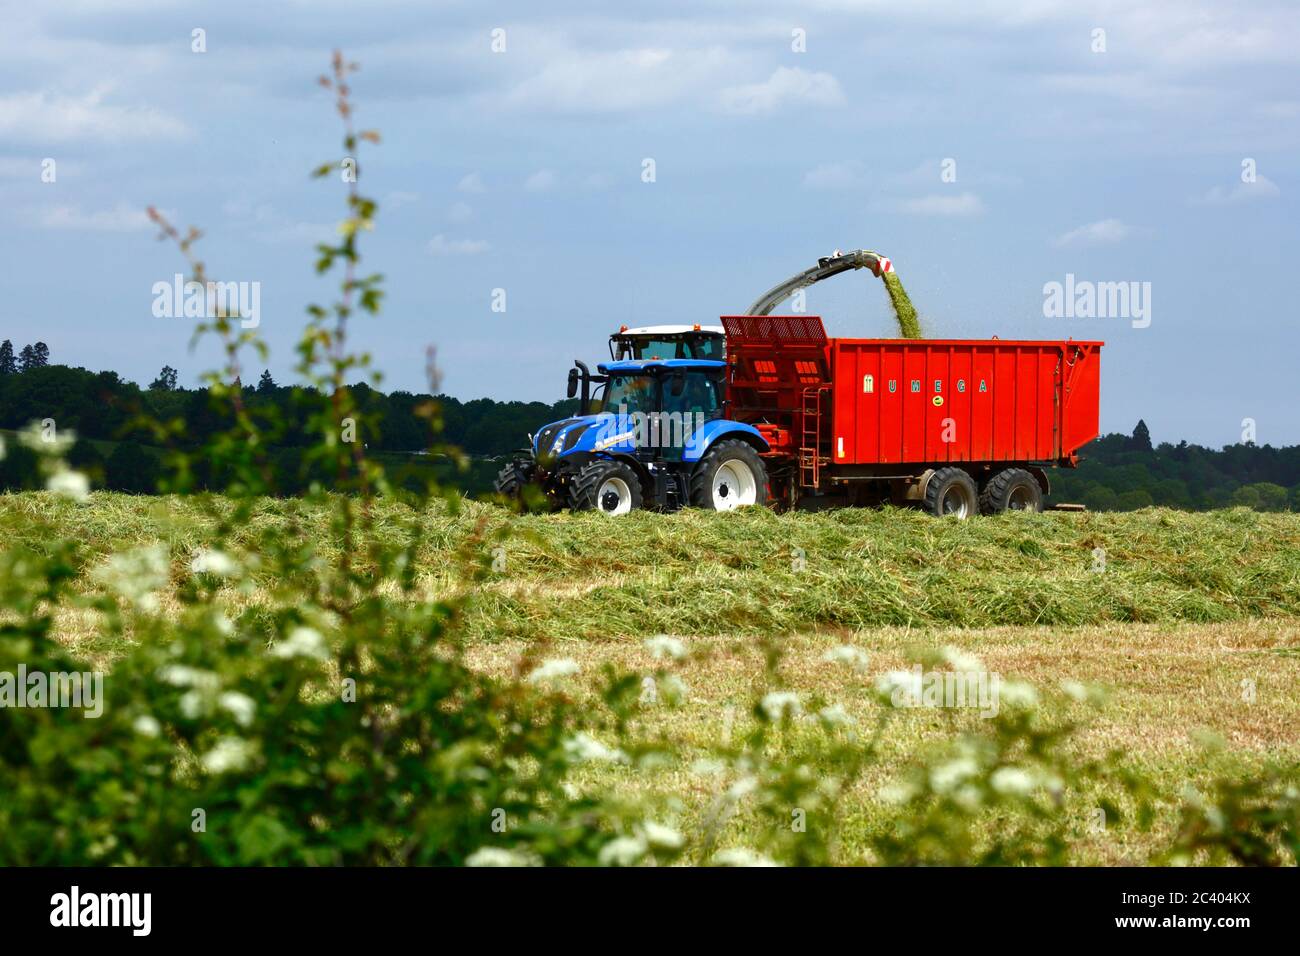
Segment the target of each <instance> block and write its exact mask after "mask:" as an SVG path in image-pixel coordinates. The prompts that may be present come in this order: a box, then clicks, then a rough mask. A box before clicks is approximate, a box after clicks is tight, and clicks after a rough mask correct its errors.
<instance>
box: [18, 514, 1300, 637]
mask: <svg viewBox="0 0 1300 956" xmlns="http://www.w3.org/2000/svg"><path fill="white" fill-rule="evenodd" d="M217 506H218V507H220V506H221V504H220V500H219V499H218V500H217ZM414 517H415V516H414V514H413V513H412V512H411V511H410V509H409V508H407V507H406V506H404V505H401V504H398V503H395V502H390V503H384V504H381V506H380V507H379V508H378V509H377V510H376V520H377V523H378V529H379V530H378V533H379V534H380V535H383V536H392V537H394V538H398V537H400V536H402V535H403V533H404V530H403V526H404V524H405V523H407V522H409V521H411V520H412V519H413V518H414ZM419 520H420V522H421V524H422V526H423V529H424V532H425V535H426V543H425V545H424V550H423V552H422V555H421V565H422V570H421V573H420V574H421V576H420V581H421V586H422V594H423V595H424V596H427V597H429V598H433V597H437V596H439V595H443V594H446V593H448V592H449V591H450V590H453V589H455V588H458V587H460V586H462V585H461V584H460V583H459V582H458V580H457V578H456V577H455V572H454V571H453V569H452V568H451V567H450V563H449V561H448V560H447V557H448V551H449V549H451V548H452V547H454V546H455V545H456V544H457V543H458V542H460V541H461V540H463V538H464V537H465V536H466V535H468V534H470V532H471V531H472V530H473V529H474V528H475V527H476V526H479V525H482V526H483V527H484V528H486V530H487V531H488V533H489V538H491V536H492V535H494V534H495V533H496V532H497V531H504V532H506V533H507V536H506V537H505V538H504V539H503V540H502V541H500V542H499V544H498V543H496V542H495V541H493V543H491V544H489V545H485V554H484V557H485V560H486V559H490V557H491V555H490V554H489V553H488V550H489V548H491V547H500V548H502V549H503V550H502V551H501V552H499V553H498V554H497V555H496V558H497V567H498V568H500V570H498V571H494V572H493V573H492V574H491V575H490V576H489V577H488V579H487V581H486V582H485V583H484V584H483V585H482V586H481V588H480V589H479V593H478V594H477V595H476V596H475V598H474V601H473V603H472V605H471V607H470V608H469V610H468V614H467V617H466V619H465V626H466V627H467V628H468V634H467V636H468V638H469V639H471V640H488V641H490V640H502V639H510V638H517V639H524V640H548V639H584V640H590V639H597V640H598V639H602V638H607V637H610V636H624V635H626V636H647V635H653V634H658V633H675V634H725V635H732V636H739V637H756V636H759V635H764V634H778V635H779V634H792V633H801V632H808V631H818V630H839V629H849V630H853V629H860V628H870V627H905V628H926V627H980V628H987V627H998V626H1005V625H1021V626H1046V625H1052V626H1071V627H1077V626H1084V625H1097V624H1105V623H1108V622H1140V623H1173V622H1183V621H1186V622H1202V623H1209V622H1226V621H1233V620H1244V619H1248V618H1268V617H1300V515H1293V514H1287V513H1282V514H1262V513H1257V512H1252V511H1248V510H1245V509H1234V510H1231V511H1215V512H1207V513H1197V514H1193V513H1185V512H1175V511H1167V510H1163V509H1147V510H1144V511H1139V512H1132V513H1124V514H1120V513H1108V514H1068V513H1046V514H1041V515H1024V514H1009V515H1004V516H1001V517H997V518H980V519H976V520H971V521H966V522H957V521H940V520H936V519H934V518H932V517H930V516H927V515H924V514H921V513H919V512H915V511H909V510H900V509H884V510H871V509H845V510H841V511H832V512H822V513H817V514H808V513H801V514H782V515H778V514H774V513H772V512H769V511H763V510H750V511H747V512H744V513H734V514H721V515H719V514H706V513H703V512H698V511H693V510H692V511H684V512H680V513H678V514H673V515H655V514H638V515H633V516H630V517H627V518H623V519H619V520H610V519H609V518H607V517H605V516H603V515H596V514H586V515H572V514H568V513H561V514H554V515H530V516H513V515H510V514H509V513H508V512H506V511H504V510H503V509H500V508H497V507H495V506H493V505H487V504H480V503H472V502H471V503H467V504H466V505H465V506H464V507H463V508H461V509H460V511H459V513H458V514H451V513H449V512H448V510H447V509H446V508H444V507H442V506H441V505H439V506H437V507H435V508H432V509H431V510H430V511H429V512H428V513H426V514H425V515H424V516H422V517H420V519H419ZM210 521H211V519H210V517H209V516H208V515H207V514H205V513H204V511H203V509H202V507H201V506H200V503H199V502H198V500H197V499H188V498H174V497H172V498H147V497H132V496H128V495H118V494H109V493H96V494H95V495H93V496H92V498H91V500H90V501H89V502H87V503H84V504H80V505H79V504H75V503H71V502H66V501H61V500H57V499H54V498H53V497H52V496H50V495H48V494H45V493H26V494H20V495H0V535H3V539H4V541H5V542H6V545H7V546H13V545H25V546H27V547H31V548H34V549H37V550H40V549H42V548H44V547H47V546H48V543H49V541H50V540H51V539H52V538H54V537H67V538H72V539H74V540H76V541H78V542H79V543H80V546H81V548H82V550H83V553H84V556H85V559H86V564H87V566H88V567H89V566H93V565H94V564H95V563H96V562H97V561H98V560H101V559H102V556H103V555H106V554H108V553H110V552H111V551H114V550H121V549H124V548H128V547H135V546H140V545H144V544H152V543H155V542H158V541H161V542H163V543H165V544H166V545H168V547H169V548H170V550H171V553H172V557H173V563H174V569H175V574H176V575H178V576H179V575H182V574H183V573H184V569H185V565H186V562H187V559H188V556H189V554H190V553H191V552H192V551H193V550H195V549H196V548H197V547H198V546H199V544H200V543H201V542H202V541H203V540H204V537H205V530H204V529H205V527H206V526H207V525H209V524H210ZM289 524H294V525H296V526H297V527H299V528H303V529H307V530H306V531H304V532H302V533H303V534H305V535H306V536H308V537H314V536H315V534H314V531H313V530H312V529H316V528H323V527H324V526H325V518H324V516H323V515H322V514H320V513H319V512H317V511H314V510H313V508H312V507H311V506H309V505H306V504H304V503H303V502H301V501H297V500H270V499H268V500H267V501H265V502H263V503H262V504H261V505H260V506H259V507H258V508H257V509H256V511H255V513H254V516H253V518H252V521H251V522H250V524H249V526H248V527H247V528H245V529H244V530H243V534H244V535H245V536H247V537H249V538H250V539H251V537H252V535H253V534H254V533H256V532H258V531H260V530H263V529H265V528H267V527H272V528H274V527H282V526H288V525H289ZM316 543H317V545H318V547H320V548H321V549H322V550H323V551H325V552H328V550H329V545H328V544H327V543H326V541H325V537H324V535H321V536H320V537H319V539H318V540H317V542H316Z"/></svg>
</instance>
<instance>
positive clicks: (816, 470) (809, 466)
mask: <svg viewBox="0 0 1300 956" xmlns="http://www.w3.org/2000/svg"><path fill="white" fill-rule="evenodd" d="M829 389H830V385H829V384H825V385H813V386H809V387H808V388H805V389H804V390H803V404H802V407H801V408H800V409H799V484H800V485H801V486H802V487H804V488H812V489H813V490H814V491H816V490H820V488H821V466H822V465H823V464H826V463H827V460H828V459H827V458H826V457H825V456H824V455H822V450H821V431H822V393H823V392H826V391H827V390H829Z"/></svg>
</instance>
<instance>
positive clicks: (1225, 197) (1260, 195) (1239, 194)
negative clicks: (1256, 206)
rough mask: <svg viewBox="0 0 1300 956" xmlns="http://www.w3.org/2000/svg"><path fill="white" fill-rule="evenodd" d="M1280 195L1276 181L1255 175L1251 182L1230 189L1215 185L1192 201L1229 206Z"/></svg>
mask: <svg viewBox="0 0 1300 956" xmlns="http://www.w3.org/2000/svg"><path fill="white" fill-rule="evenodd" d="M1280 195H1282V189H1281V188H1280V187H1279V186H1278V184H1277V183H1275V182H1273V180H1271V179H1269V178H1268V177H1267V176H1257V177H1256V179H1255V181H1254V182H1253V183H1237V185H1235V186H1233V187H1232V188H1231V189H1229V188H1228V187H1227V186H1215V187H1214V188H1213V189H1211V190H1209V191H1208V192H1207V193H1206V194H1205V195H1204V196H1200V197H1198V198H1197V199H1196V200H1194V202H1196V203H1199V204H1201V205H1205V206H1229V205H1234V204H1236V203H1242V202H1253V201H1256V200H1261V199H1276V198H1277V197H1278V196H1280Z"/></svg>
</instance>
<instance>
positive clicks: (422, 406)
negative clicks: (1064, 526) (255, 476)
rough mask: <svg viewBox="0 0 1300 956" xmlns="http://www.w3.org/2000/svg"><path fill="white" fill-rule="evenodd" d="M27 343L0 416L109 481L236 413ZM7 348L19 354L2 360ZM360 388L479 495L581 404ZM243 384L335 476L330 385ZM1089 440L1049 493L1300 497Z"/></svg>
mask: <svg viewBox="0 0 1300 956" xmlns="http://www.w3.org/2000/svg"><path fill="white" fill-rule="evenodd" d="M29 349H30V353H29ZM22 352H23V354H28V355H29V358H30V359H32V360H33V361H29V362H28V363H27V364H25V365H24V364H23V361H22V359H21V357H20V358H18V359H14V357H13V354H12V353H13V349H12V346H10V344H9V343H8V342H5V343H4V347H0V428H3V429H20V428H23V427H25V426H27V425H28V424H29V423H31V422H33V421H37V422H44V421H46V420H52V422H53V425H54V427H56V428H57V429H63V430H68V431H73V432H75V433H76V434H77V436H78V441H77V443H76V445H74V446H73V448H72V450H71V452H70V461H71V463H72V464H73V465H74V466H75V467H78V468H80V469H82V470H84V471H87V472H88V473H90V474H91V476H92V479H94V480H95V481H96V484H97V486H99V487H106V488H110V489H113V490H120V491H131V492H149V491H153V490H154V489H155V487H156V486H157V482H158V478H159V476H160V475H161V474H162V472H163V463H162V455H161V451H160V450H159V449H158V448H157V447H156V446H155V445H154V443H153V439H152V438H151V436H150V435H149V433H148V432H147V431H146V430H145V429H144V428H143V427H142V426H141V424H140V421H141V419H142V417H147V418H152V419H155V420H162V421H168V420H172V419H178V420H180V421H181V422H183V423H184V426H183V428H182V429H181V430H180V432H179V433H178V437H177V439H176V440H177V441H178V442H179V443H181V445H182V446H189V447H197V446H199V445H200V444H202V443H203V442H205V441H206V440H207V439H209V438H210V437H211V436H212V435H214V434H216V433H217V432H219V431H222V430H224V429H226V428H228V427H229V425H230V420H229V406H228V404H227V403H223V404H214V403H213V402H212V401H211V396H210V394H209V392H208V390H207V389H205V388H193V389H190V388H183V387H181V386H179V385H178V383H177V372H176V370H175V369H174V368H171V367H170V366H164V367H163V369H162V370H161V371H160V372H159V374H158V376H157V377H156V378H155V379H154V380H153V381H152V382H151V383H150V384H149V387H148V388H141V387H140V386H138V385H136V384H135V383H133V382H129V381H125V380H124V379H122V378H121V377H120V376H119V375H117V374H116V373H115V372H90V371H87V370H86V369H83V368H72V367H69V366H66V365H50V364H49V361H48V359H49V350H48V349H47V348H45V347H44V345H43V344H42V343H36V344H35V345H32V346H27V347H24V349H23V350H22ZM5 355H8V356H9V357H10V360H11V364H12V368H10V366H9V365H7V364H5V363H4V361H3V358H4V356H5ZM6 369H8V370H6ZM351 388H352V392H353V394H354V395H355V396H356V398H357V401H358V403H359V404H360V405H361V406H362V407H363V408H364V409H366V410H367V411H369V412H370V413H371V414H372V417H373V418H374V419H375V420H376V421H377V423H378V425H377V427H376V428H375V429H374V431H373V433H372V434H366V435H361V436H358V439H359V440H361V441H364V442H365V444H366V446H367V448H368V450H369V451H370V453H371V454H379V455H382V456H384V457H385V458H386V461H387V464H388V465H389V467H390V469H392V470H394V471H396V472H398V473H399V474H400V473H401V472H402V470H403V469H405V470H407V471H408V472H409V473H410V474H412V475H416V474H417V473H418V471H419V470H420V469H426V468H433V469H436V470H437V471H438V472H439V477H440V478H441V479H443V480H444V481H446V482H448V483H450V484H453V485H454V486H456V487H459V488H461V489H462V490H463V491H465V492H466V493H468V494H473V495H481V494H486V493H489V492H490V491H491V487H492V478H493V476H494V475H495V473H496V470H497V468H498V467H500V459H503V458H505V457H507V456H509V455H510V454H512V453H513V452H515V451H517V450H518V449H520V448H522V447H524V445H525V444H526V442H527V440H528V439H527V435H528V433H529V432H533V431H536V429H537V428H538V427H539V426H541V425H543V424H545V423H547V422H551V421H555V420H557V419H559V418H564V417H566V416H569V415H572V414H573V413H574V411H575V410H576V404H577V403H576V401H574V400H564V401H559V402H554V403H551V404H547V403H545V402H498V401H494V400H493V399H490V398H479V399H474V400H472V401H461V400H459V399H456V398H453V397H451V396H448V395H430V394H425V393H415V392H408V391H403V390H398V391H393V392H388V393H384V392H381V391H379V390H377V389H374V388H371V387H370V386H368V385H365V384H358V385H353V386H352V387H351ZM240 389H241V397H242V399H243V403H244V405H245V407H246V408H247V409H248V410H249V413H250V414H251V415H252V416H253V417H254V419H255V420H258V419H265V420H267V421H272V420H275V421H279V422H286V423H288V424H287V425H280V426H277V427H278V430H276V431H271V432H268V435H267V442H268V445H269V446H270V450H269V451H268V459H269V464H270V466H271V467H272V469H273V470H274V472H275V473H276V474H277V476H278V478H279V481H280V490H281V491H282V492H283V493H285V494H296V493H299V492H300V491H302V490H303V489H304V488H305V487H307V486H308V485H309V484H310V483H311V482H313V481H317V482H322V483H325V484H326V485H328V483H329V481H330V476H328V475H321V474H315V473H313V472H312V470H311V468H310V465H309V463H306V462H304V458H305V456H304V455H303V454H302V449H303V448H304V447H305V446H306V445H307V444H308V443H309V440H308V436H307V435H306V434H305V433H304V432H303V431H302V430H301V429H300V428H299V427H298V426H297V425H295V423H297V422H305V421H306V420H307V417H308V414H309V413H310V411H311V410H312V408H314V407H318V403H324V402H327V401H328V400H329V397H328V396H325V395H321V394H318V393H311V392H309V391H307V390H304V389H302V388H300V387H296V386H285V385H280V384H277V383H276V382H275V380H274V378H273V377H272V375H271V373H270V372H269V371H264V372H262V373H261V375H260V377H259V378H258V381H257V384H256V385H242V384H241V386H240ZM431 414H433V415H435V416H436V418H437V419H438V420H440V421H441V431H440V433H439V440H440V441H442V442H445V443H447V444H448V445H451V446H454V447H456V448H459V449H461V450H462V451H463V452H465V453H466V454H467V455H468V456H469V458H470V461H469V464H468V467H467V469H464V470H462V469H460V468H458V467H456V466H455V464H454V463H453V462H452V460H450V459H447V458H442V457H439V456H438V454H437V453H436V448H435V447H434V446H433V445H432V441H433V439H432V432H431V430H430V426H429V419H430V415H431ZM9 445H10V446H11V447H10V450H9V454H8V455H7V456H6V458H5V460H4V461H0V489H15V488H24V487H37V486H39V482H38V481H37V479H36V477H35V473H34V470H32V469H31V462H29V461H27V460H26V458H25V457H24V454H23V452H24V450H23V449H22V448H21V447H19V446H18V444H17V443H15V442H10V443H9ZM431 452H432V453H431ZM1081 454H1082V457H1083V459H1084V461H1083V462H1082V464H1081V465H1080V467H1079V468H1078V469H1075V470H1069V469H1059V470H1056V471H1054V472H1052V474H1051V480H1052V486H1053V487H1052V500H1054V501H1074V502H1079V503H1081V504H1085V505H1087V506H1088V507H1089V508H1090V509H1092V510H1095V511H1117V510H1118V511H1129V510H1134V509H1137V508H1143V507H1148V506H1150V505H1164V506H1167V507H1171V508H1180V509H1184V510H1207V509H1211V508H1222V507H1230V506H1233V505H1245V506H1247V507H1251V508H1255V509H1257V510H1272V511H1277V510H1288V509H1289V510H1300V446H1291V447H1282V448H1275V447H1272V446H1270V445H1256V444H1253V443H1242V444H1236V445H1229V446H1226V447H1224V448H1222V449H1217V450H1216V449H1211V448H1205V447H1202V446H1200V445H1193V444H1189V443H1188V442H1185V441H1184V442H1179V443H1178V444H1170V443H1167V442H1165V443H1161V444H1159V445H1154V446H1153V445H1152V442H1151V436H1150V432H1149V430H1148V429H1147V426H1146V424H1145V423H1144V422H1142V421H1139V422H1138V423H1137V426H1136V427H1135V428H1134V430H1133V433H1132V434H1130V435H1124V434H1111V435H1105V436H1103V437H1101V438H1099V439H1097V440H1096V441H1094V442H1092V443H1091V444H1089V445H1088V446H1086V447H1085V448H1084V449H1082V452H1081ZM200 478H201V481H202V484H204V485H205V486H207V487H211V488H220V487H222V480H223V479H222V476H221V475H204V476H200Z"/></svg>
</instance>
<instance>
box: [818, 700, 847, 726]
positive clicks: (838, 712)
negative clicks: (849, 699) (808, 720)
mask: <svg viewBox="0 0 1300 956" xmlns="http://www.w3.org/2000/svg"><path fill="white" fill-rule="evenodd" d="M817 716H818V717H820V718H821V721H822V723H823V724H825V725H826V726H827V727H847V726H849V725H850V724H852V723H853V717H852V716H851V715H850V714H849V712H848V711H847V710H845V709H844V708H843V707H842V706H841V705H839V704H831V705H830V706H829V707H823V708H822V709H821V710H819V711H818V712H817Z"/></svg>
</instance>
